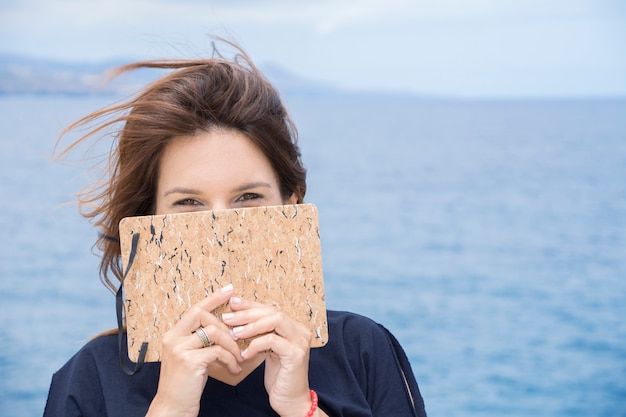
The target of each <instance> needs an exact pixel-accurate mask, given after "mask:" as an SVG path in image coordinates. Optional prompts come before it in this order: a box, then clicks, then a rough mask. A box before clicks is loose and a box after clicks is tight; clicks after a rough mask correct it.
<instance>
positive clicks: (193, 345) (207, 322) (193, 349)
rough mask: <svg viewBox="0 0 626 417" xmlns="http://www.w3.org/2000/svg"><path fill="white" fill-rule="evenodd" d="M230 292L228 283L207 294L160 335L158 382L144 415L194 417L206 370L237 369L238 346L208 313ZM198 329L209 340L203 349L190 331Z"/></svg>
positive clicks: (224, 325)
mask: <svg viewBox="0 0 626 417" xmlns="http://www.w3.org/2000/svg"><path fill="white" fill-rule="evenodd" d="M232 294H233V287H232V285H228V286H226V287H224V288H222V290H221V291H218V292H215V293H213V294H211V295H209V296H208V297H207V298H205V299H204V300H202V301H201V302H199V303H197V304H196V305H194V306H193V307H191V309H189V311H187V312H186V313H185V314H184V316H183V317H182V319H181V320H180V321H179V322H178V323H177V324H176V325H175V326H174V327H173V328H172V329H171V330H169V331H168V332H167V333H165V334H164V335H163V344H162V350H161V374H160V376H159V385H158V389H157V393H156V395H155V397H154V399H153V400H152V403H151V404H150V409H149V411H148V414H147V415H148V416H158V415H168V416H174V415H175V416H193V417H197V415H198V412H199V410H200V397H201V396H202V392H203V391H204V387H205V385H206V382H207V378H208V374H209V371H210V369H216V368H222V369H224V368H225V369H227V370H228V371H229V372H230V373H232V374H237V373H239V372H241V368H240V366H239V361H241V360H242V358H241V352H240V349H239V346H238V345H237V342H235V340H234V339H233V337H232V336H231V332H230V328H229V327H228V326H227V325H226V324H224V323H223V322H222V321H221V320H220V319H219V318H217V317H215V315H214V314H213V313H212V311H214V310H215V309H216V308H217V307H219V306H220V305H222V304H225V303H226V302H228V300H229V299H230V298H231V297H232ZM199 328H203V329H204V332H205V334H206V336H207V338H208V340H209V341H210V343H211V345H210V346H209V347H206V348H205V347H204V344H203V341H202V339H201V338H200V337H199V336H198V335H197V334H194V333H195V331H196V330H197V329H199Z"/></svg>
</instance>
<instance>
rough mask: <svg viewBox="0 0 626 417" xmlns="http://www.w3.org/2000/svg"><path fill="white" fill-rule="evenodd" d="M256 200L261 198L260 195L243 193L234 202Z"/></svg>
mask: <svg viewBox="0 0 626 417" xmlns="http://www.w3.org/2000/svg"><path fill="white" fill-rule="evenodd" d="M257 198H261V195H259V194H257V193H245V194H242V195H241V196H239V197H238V198H237V200H236V201H247V200H256V199H257Z"/></svg>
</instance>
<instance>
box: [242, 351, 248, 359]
mask: <svg viewBox="0 0 626 417" xmlns="http://www.w3.org/2000/svg"><path fill="white" fill-rule="evenodd" d="M247 354H248V349H246V350H242V351H241V357H242V358H245V357H246V355H247Z"/></svg>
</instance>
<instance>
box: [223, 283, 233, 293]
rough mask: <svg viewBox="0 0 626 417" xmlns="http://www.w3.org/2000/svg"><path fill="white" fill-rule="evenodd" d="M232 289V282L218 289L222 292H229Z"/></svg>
mask: <svg viewBox="0 0 626 417" xmlns="http://www.w3.org/2000/svg"><path fill="white" fill-rule="evenodd" d="M232 290H233V284H228V285H227V286H225V287H224V288H222V289H221V290H220V291H221V292H223V293H228V292H231V291H232Z"/></svg>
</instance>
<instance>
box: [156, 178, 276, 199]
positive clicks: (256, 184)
mask: <svg viewBox="0 0 626 417" xmlns="http://www.w3.org/2000/svg"><path fill="white" fill-rule="evenodd" d="M258 187H263V188H271V187H272V186H271V185H270V184H268V183H266V182H263V181H257V182H251V183H248V184H244V185H242V186H239V187H237V188H235V189H233V190H232V191H233V192H236V193H240V192H243V191H248V190H252V189H254V188H258ZM170 194H191V195H198V194H201V192H200V191H198V190H195V189H193V188H185V187H174V188H172V189H170V190H167V191H166V192H165V193H164V195H165V196H168V195H170Z"/></svg>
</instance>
